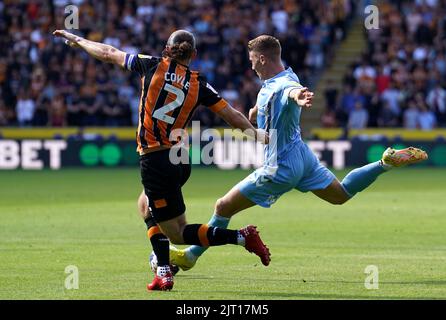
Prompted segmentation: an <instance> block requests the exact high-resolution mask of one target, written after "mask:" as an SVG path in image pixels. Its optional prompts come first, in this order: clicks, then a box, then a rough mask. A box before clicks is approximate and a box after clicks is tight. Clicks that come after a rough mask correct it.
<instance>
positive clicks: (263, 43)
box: [248, 35, 282, 59]
mask: <svg viewBox="0 0 446 320" xmlns="http://www.w3.org/2000/svg"><path fill="white" fill-rule="evenodd" d="M248 51H256V52H258V53H260V54H263V55H265V56H267V57H269V58H271V59H277V58H279V59H280V54H281V52H282V47H281V46H280V42H279V40H278V39H277V38H275V37H273V36H269V35H261V36H258V37H257V38H255V39H252V40H251V41H249V42H248Z"/></svg>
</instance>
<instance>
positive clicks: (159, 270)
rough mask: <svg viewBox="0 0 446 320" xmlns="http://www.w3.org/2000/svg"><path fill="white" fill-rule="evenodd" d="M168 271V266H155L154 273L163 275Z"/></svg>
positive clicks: (159, 275)
mask: <svg viewBox="0 0 446 320" xmlns="http://www.w3.org/2000/svg"><path fill="white" fill-rule="evenodd" d="M168 272H170V267H169V266H158V268H156V275H157V276H158V277H164V276H165V275H166V274H167V273H168Z"/></svg>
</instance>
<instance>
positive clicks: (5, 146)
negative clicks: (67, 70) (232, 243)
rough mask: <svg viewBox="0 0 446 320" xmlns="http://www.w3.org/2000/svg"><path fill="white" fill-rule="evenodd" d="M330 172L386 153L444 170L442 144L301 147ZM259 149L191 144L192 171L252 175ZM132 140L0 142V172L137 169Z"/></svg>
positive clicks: (314, 143)
mask: <svg viewBox="0 0 446 320" xmlns="http://www.w3.org/2000/svg"><path fill="white" fill-rule="evenodd" d="M306 143H307V144H308V145H309V146H310V148H311V149H312V150H313V152H314V153H315V154H316V155H317V156H318V157H319V159H320V160H321V161H322V162H323V163H324V164H326V165H327V166H329V167H333V168H335V169H343V168H345V167H356V166H361V165H364V164H367V163H370V162H373V161H377V160H379V159H380V158H381V155H382V153H383V152H384V150H385V149H386V148H387V147H388V146H391V147H394V148H397V149H399V148H405V147H408V146H414V147H419V148H422V149H424V150H426V151H427V152H428V154H429V159H428V161H425V162H423V163H422V164H419V165H418V166H446V141H445V140H443V139H437V140H435V141H402V140H401V139H398V140H395V141H388V140H376V141H370V140H368V141H363V140H359V139H353V140H351V141H350V140H331V141H320V140H311V141H307V142H306ZM263 150H264V146H263V145H261V144H260V143H256V142H254V141H249V140H248V141H246V140H238V139H230V140H225V139H220V140H219V139H217V140H214V141H209V142H206V141H200V143H196V144H193V143H192V144H191V145H190V149H189V154H190V157H189V159H190V161H191V163H192V164H193V165H203V166H204V165H211V166H216V167H217V168H219V169H226V170H230V169H235V168H243V169H254V168H257V167H260V166H261V165H262V163H263ZM138 161H139V156H138V154H137V153H136V144H135V141H134V140H116V139H113V140H97V141H84V140H56V139H54V140H30V139H26V140H0V169H2V170H14V169H26V170H39V169H44V168H49V169H53V170H58V169H61V168H66V167H121V166H127V167H128V166H138Z"/></svg>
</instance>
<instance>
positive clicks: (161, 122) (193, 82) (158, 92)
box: [124, 54, 228, 154]
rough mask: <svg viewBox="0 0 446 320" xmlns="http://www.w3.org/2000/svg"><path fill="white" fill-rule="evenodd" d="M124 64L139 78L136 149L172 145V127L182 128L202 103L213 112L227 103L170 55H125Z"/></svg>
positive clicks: (175, 140)
mask: <svg viewBox="0 0 446 320" xmlns="http://www.w3.org/2000/svg"><path fill="white" fill-rule="evenodd" d="M124 67H125V68H127V69H128V70H131V71H135V72H138V73H139V75H140V77H141V98H140V102H139V125H138V130H137V136H136V140H137V143H138V148H137V151H138V152H139V153H140V154H144V153H146V152H147V151H150V149H151V148H156V147H159V146H172V145H174V144H176V143H177V139H176V138H175V139H172V140H170V139H169V136H170V133H171V132H172V130H174V129H184V128H185V127H186V126H187V124H188V122H189V120H190V118H191V117H192V114H193V112H194V111H195V109H196V108H197V107H198V106H199V105H204V106H206V107H208V108H210V109H211V110H212V111H214V112H218V111H220V110H221V109H223V108H225V107H226V106H227V105H228V104H227V102H226V101H225V100H224V99H222V98H221V97H220V96H219V94H218V93H217V92H216V91H215V90H214V89H213V88H212V86H210V85H209V84H208V83H207V82H206V81H205V80H204V78H202V77H201V76H200V75H199V73H198V72H197V71H191V70H190V69H189V67H187V66H185V65H182V64H180V63H177V62H176V61H175V60H172V59H170V58H158V57H152V56H147V55H141V54H126V57H125V62H124Z"/></svg>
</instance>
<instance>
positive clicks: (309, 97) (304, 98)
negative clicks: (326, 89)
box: [289, 87, 314, 108]
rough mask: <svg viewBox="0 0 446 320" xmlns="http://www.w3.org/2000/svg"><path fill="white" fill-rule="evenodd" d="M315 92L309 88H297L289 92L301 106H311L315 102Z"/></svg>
mask: <svg viewBox="0 0 446 320" xmlns="http://www.w3.org/2000/svg"><path fill="white" fill-rule="evenodd" d="M313 96H314V93H313V92H311V91H309V90H308V88H306V87H303V88H295V89H292V90H291V91H290V92H289V97H290V98H291V99H293V100H294V101H295V102H296V103H297V104H298V105H299V106H301V107H307V108H310V107H311V106H312V103H313Z"/></svg>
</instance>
